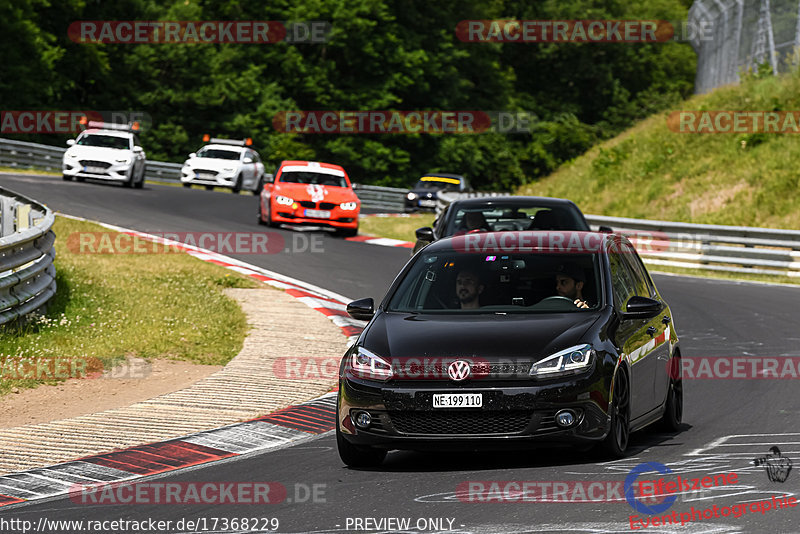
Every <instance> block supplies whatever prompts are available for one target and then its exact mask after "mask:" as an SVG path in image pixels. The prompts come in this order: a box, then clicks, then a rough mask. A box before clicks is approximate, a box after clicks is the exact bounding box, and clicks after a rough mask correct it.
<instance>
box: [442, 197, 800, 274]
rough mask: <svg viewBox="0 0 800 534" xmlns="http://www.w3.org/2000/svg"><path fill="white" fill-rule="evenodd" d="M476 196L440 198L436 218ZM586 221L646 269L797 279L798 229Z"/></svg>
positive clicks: (595, 217)
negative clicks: (617, 238) (626, 243)
mask: <svg viewBox="0 0 800 534" xmlns="http://www.w3.org/2000/svg"><path fill="white" fill-rule="evenodd" d="M477 196H489V195H482V194H481V193H471V194H468V195H467V194H457V193H447V194H439V203H438V205H437V207H436V210H437V214H438V213H441V210H442V209H444V207H445V206H446V205H447V204H449V203H450V202H453V201H454V200H457V199H459V198H471V197H477ZM492 196H495V195H492ZM586 220H587V222H588V223H589V224H590V225H592V226H593V227H599V226H609V227H611V228H612V229H613V230H614V231H615V232H616V233H620V234H624V235H626V236H628V237H629V238H630V239H631V241H632V242H633V243H634V245H635V246H636V248H637V250H638V252H639V254H640V255H641V256H642V259H643V260H644V262H645V263H647V264H649V265H667V266H673V267H686V268H691V269H704V270H709V271H725V272H732V273H752V274H766V275H784V276H790V277H800V231H796V230H781V229H773V228H754V227H749V226H721V225H715V224H690V223H680V222H669V221H651V220H647V219H626V218H623V217H602V216H599V215H587V216H586Z"/></svg>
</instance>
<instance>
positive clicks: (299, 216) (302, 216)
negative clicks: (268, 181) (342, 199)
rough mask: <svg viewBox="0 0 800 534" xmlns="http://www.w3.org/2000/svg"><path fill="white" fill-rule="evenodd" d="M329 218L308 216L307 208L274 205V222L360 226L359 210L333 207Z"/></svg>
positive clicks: (346, 226) (339, 226)
mask: <svg viewBox="0 0 800 534" xmlns="http://www.w3.org/2000/svg"><path fill="white" fill-rule="evenodd" d="M325 211H330V217H329V218H321V217H308V216H306V208H303V207H299V208H292V207H291V206H275V205H273V207H272V222H274V223H277V224H300V225H306V226H329V227H331V228H351V229H355V228H358V213H359V210H357V209H356V210H347V211H345V210H343V209H341V208H338V207H336V208H333V209H331V210H325Z"/></svg>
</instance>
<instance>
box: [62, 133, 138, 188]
mask: <svg viewBox="0 0 800 534" xmlns="http://www.w3.org/2000/svg"><path fill="white" fill-rule="evenodd" d="M88 126H89V129H88V130H86V131H84V132H81V134H80V135H78V138H77V139H70V140H69V141H67V145H69V148H68V149H67V151H66V152H64V159H63V163H62V174H63V178H64V180H66V181H70V180H72V179H73V178H74V179H76V180H77V181H79V182H82V181H84V180H85V179H86V178H95V179H99V180H109V181H115V182H121V183H122V185H124V186H126V187H136V188H141V187H142V186H143V185H144V173H145V164H146V161H147V158H146V156H145V153H144V150H143V149H142V147H141V145H140V144H139V138H138V137H137V135H136V133H137V132H138V126H124V127H123V126H115V125H112V124H104V123H94V122H89V124H88Z"/></svg>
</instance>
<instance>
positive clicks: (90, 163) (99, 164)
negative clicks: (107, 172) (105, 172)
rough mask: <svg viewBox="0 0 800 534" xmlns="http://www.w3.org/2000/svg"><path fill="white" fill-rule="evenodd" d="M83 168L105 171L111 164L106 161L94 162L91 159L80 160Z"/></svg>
mask: <svg viewBox="0 0 800 534" xmlns="http://www.w3.org/2000/svg"><path fill="white" fill-rule="evenodd" d="M79 163H80V164H81V165H83V166H84V167H100V168H101V169H107V168H109V167H111V164H110V163H108V162H107V161H95V160H91V159H82V160H80V162H79Z"/></svg>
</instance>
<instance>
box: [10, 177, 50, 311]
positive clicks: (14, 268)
mask: <svg viewBox="0 0 800 534" xmlns="http://www.w3.org/2000/svg"><path fill="white" fill-rule="evenodd" d="M54 222H55V216H54V215H53V212H52V211H50V209H48V208H47V207H46V206H43V205H41V204H39V203H38V202H36V201H35V200H31V199H29V198H26V197H24V196H22V195H19V194H17V193H13V192H11V191H8V190H6V189H3V188H0V324H5V323H8V322H10V321H13V320H15V319H17V318H19V317H22V316H24V315H26V314H28V313H31V312H33V311H36V310H38V309H39V308H41V307H42V306H44V305H45V304H46V303H47V301H48V300H50V298H51V297H52V296H53V295H55V293H56V270H55V267H54V266H53V259H54V258H55V249H54V248H53V243H55V239H56V235H55V234H54V233H53V230H52V227H53V223H54Z"/></svg>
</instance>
